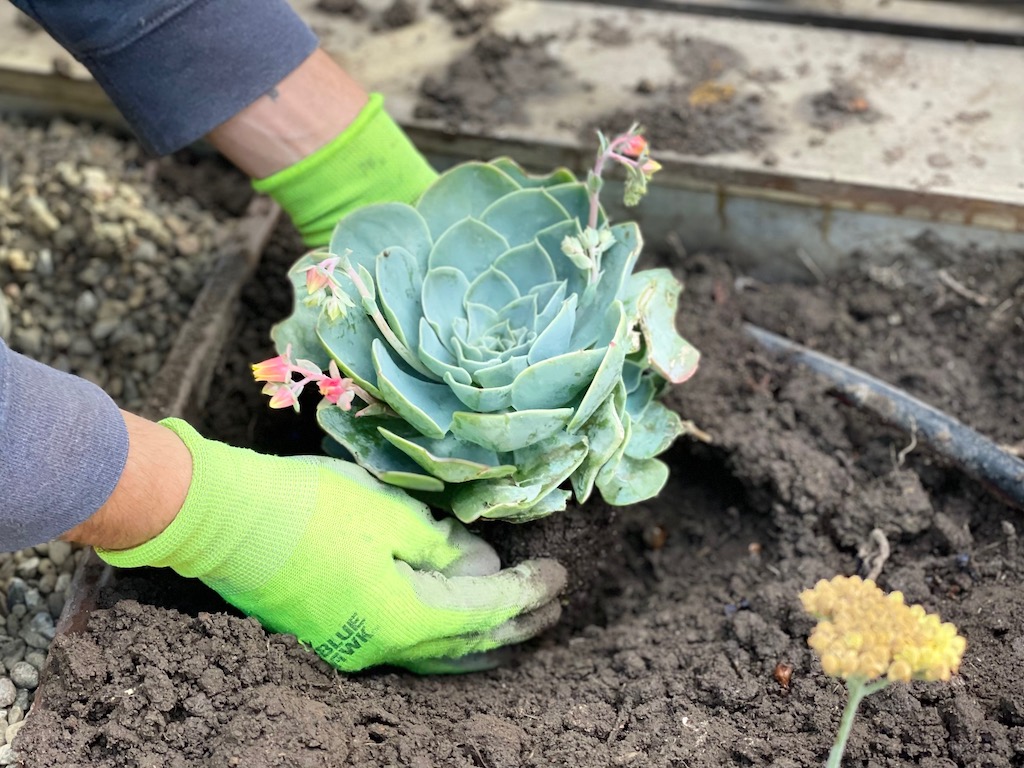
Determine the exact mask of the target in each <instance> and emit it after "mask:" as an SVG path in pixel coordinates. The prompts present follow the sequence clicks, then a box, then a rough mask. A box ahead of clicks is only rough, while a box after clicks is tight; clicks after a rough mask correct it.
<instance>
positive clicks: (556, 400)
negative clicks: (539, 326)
mask: <svg viewBox="0 0 1024 768" xmlns="http://www.w3.org/2000/svg"><path fill="white" fill-rule="evenodd" d="M606 353H607V349H581V350H577V351H576V352H569V353H567V354H564V355H559V356H558V357H551V358H548V359H547V360H544V361H542V362H539V363H537V364H535V365H531V366H530V367H529V368H527V369H526V370H525V371H523V372H522V373H520V374H519V375H518V376H516V378H515V381H513V382H512V407H513V408H515V409H516V410H517V411H525V410H530V409H533V408H558V407H559V406H564V405H566V404H567V403H569V402H571V401H572V399H573V398H574V397H576V395H578V394H579V393H580V392H582V391H583V390H584V389H586V388H587V386H588V385H589V384H590V382H591V381H593V378H594V373H595V372H596V371H597V369H598V367H599V366H600V365H601V362H602V361H603V360H604V358H605V354H606Z"/></svg>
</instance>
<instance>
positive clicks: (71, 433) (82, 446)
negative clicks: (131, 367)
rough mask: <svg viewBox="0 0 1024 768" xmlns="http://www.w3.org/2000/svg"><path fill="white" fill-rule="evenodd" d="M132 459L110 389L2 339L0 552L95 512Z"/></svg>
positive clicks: (28, 543) (42, 537) (70, 525)
mask: <svg viewBox="0 0 1024 768" xmlns="http://www.w3.org/2000/svg"><path fill="white" fill-rule="evenodd" d="M127 457H128V430H127V428H126V427H125V423H124V419H123V418H122V417H121V413H120V411H119V410H118V407H117V405H115V404H114V402H113V401H112V400H111V399H110V398H109V397H108V396H107V395H106V393H104V392H103V390H101V389H100V388H99V387H97V386H95V385H94V384H91V383H90V382H88V381H86V380H84V379H80V378H78V377H77V376H72V375H71V374H68V373H62V372H60V371H57V370H54V369H53V368H48V367H47V366H45V365H42V364H40V363H37V362H35V361H34V360H30V359H29V358H27V357H24V356H23V355H19V354H17V353H16V352H13V351H11V350H10V349H8V347H7V345H6V344H4V342H3V340H2V339H0V552H9V551H13V550H16V549H22V548H24V547H29V546H34V545H36V544H42V543H43V542H45V541H49V540H51V539H54V538H56V537H57V536H59V535H61V534H62V533H65V532H67V531H69V530H71V529H72V528H74V527H75V526H76V525H78V524H79V523H81V522H82V521H84V520H85V519H86V518H88V517H90V516H91V515H92V514H93V513H94V512H96V511H97V510H98V509H99V508H100V507H101V506H103V504H104V503H105V502H106V500H107V499H108V498H109V497H110V494H111V493H113V491H114V488H115V486H116V485H117V482H118V480H119V479H120V478H121V472H122V471H123V470H124V464H125V460H126V459H127Z"/></svg>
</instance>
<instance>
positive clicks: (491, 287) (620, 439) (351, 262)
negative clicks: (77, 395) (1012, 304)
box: [254, 132, 698, 522]
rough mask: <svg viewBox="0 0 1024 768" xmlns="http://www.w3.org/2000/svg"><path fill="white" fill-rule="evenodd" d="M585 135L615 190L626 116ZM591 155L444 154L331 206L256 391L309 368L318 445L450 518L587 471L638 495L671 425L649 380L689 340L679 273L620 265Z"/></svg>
mask: <svg viewBox="0 0 1024 768" xmlns="http://www.w3.org/2000/svg"><path fill="white" fill-rule="evenodd" d="M638 142H642V143H638ZM626 150H633V151H632V152H631V154H624V152H625V151H626ZM602 151H603V152H604V153H605V155H606V157H605V159H607V158H608V157H612V159H616V160H618V161H619V162H623V161H625V162H624V164H625V165H627V171H628V172H630V174H631V175H630V178H631V183H632V187H631V189H632V191H633V193H634V197H636V196H637V194H636V193H637V185H638V184H641V185H643V186H645V185H646V180H647V177H648V176H649V175H650V173H652V172H653V170H656V167H657V166H656V165H655V164H653V161H649V160H648V158H647V156H646V152H647V148H646V143H645V142H643V140H642V139H641V138H640V137H639V136H637V135H635V134H634V133H632V132H631V133H629V134H624V135H623V136H621V137H619V138H618V139H616V140H615V141H612V142H608V141H605V140H603V139H602ZM600 158H601V155H599V164H598V166H597V167H596V172H591V174H590V176H589V177H588V179H587V180H586V181H585V182H581V181H578V180H577V178H576V177H575V176H574V175H573V174H572V173H571V172H569V171H567V170H565V169H560V170H557V171H555V172H554V173H551V174H550V175H547V176H531V175H528V174H527V173H525V172H524V171H523V169H522V168H520V167H519V166H518V165H517V164H516V163H514V162H513V161H511V160H509V159H507V158H502V159H499V160H494V161H492V162H489V163H484V162H469V163H464V164H462V165H459V166H456V167H455V168H453V169H452V170H450V171H448V172H446V173H444V174H443V175H441V176H440V178H438V180H437V181H436V182H435V183H434V184H433V185H432V186H431V187H430V188H429V189H427V190H426V192H425V193H424V194H423V195H422V197H421V198H420V200H419V201H418V202H417V204H416V205H415V206H409V205H404V204H398V203H388V204H380V205H373V206H369V207H365V208H362V209H359V210H357V211H355V212H354V213H352V214H350V215H349V216H347V217H346V218H344V219H343V220H342V221H341V222H340V223H339V224H338V226H337V228H336V229H335V231H334V234H333V236H332V238H331V242H330V246H329V249H328V251H329V253H324V252H319V253H313V254H308V255H306V256H304V257H303V258H301V259H300V260H299V261H298V262H297V263H296V264H295V265H294V266H293V267H292V269H291V270H290V276H291V280H292V284H293V286H294V289H295V292H296V297H297V301H296V305H295V309H294V312H293V314H292V315H291V316H290V317H288V318H287V319H286V320H284V321H283V322H281V323H279V324H278V325H277V326H276V327H275V328H274V331H273V337H274V340H275V343H276V345H277V348H278V350H279V351H281V352H282V355H281V356H280V357H278V358H275V359H274V360H275V361H277V362H278V363H279V368H280V370H279V371H277V372H275V373H270V374H268V373H267V371H268V370H270V368H267V367H266V366H267V364H266V363H264V364H261V365H263V366H264V369H263V370H262V374H263V375H262V376H261V375H260V371H257V378H258V379H262V380H264V381H267V382H268V384H267V386H266V388H265V391H267V392H268V393H269V394H271V395H273V396H274V400H272V403H271V404H272V405H277V406H279V407H280V406H288V405H296V404H297V392H298V390H299V389H301V387H302V386H303V385H305V384H306V383H309V382H310V381H316V382H319V384H320V391H321V392H322V393H323V394H324V395H325V400H324V401H323V402H322V403H321V404H320V407H319V409H318V412H317V418H318V421H319V423H320V425H321V426H322V428H323V429H324V430H325V431H326V433H327V435H328V438H327V439H326V440H325V447H326V449H327V451H328V453H331V454H334V455H339V456H344V457H346V458H347V457H348V456H349V455H350V456H351V457H352V458H354V459H355V461H356V462H358V463H359V464H360V465H362V466H363V467H365V468H366V469H367V470H369V471H370V472H371V473H373V474H374V475H376V476H377V477H378V478H380V479H381V480H383V481H385V482H388V483H391V484H394V485H397V486H401V487H403V488H405V489H408V490H410V491H413V492H416V493H417V494H418V495H419V496H420V497H421V498H423V499H424V500H425V501H427V502H428V503H430V504H431V505H433V506H436V507H439V508H443V509H447V510H451V511H452V512H454V513H455V515H457V516H458V517H459V518H460V519H462V520H463V521H466V522H468V521H472V520H475V519H477V518H480V517H485V518H501V519H504V520H510V521H517V522H518V521H525V520H530V519H534V518H538V517H542V516H544V515H548V514H550V513H552V512H555V511H558V510H562V509H564V508H565V506H566V503H567V501H568V499H569V498H570V495H571V493H574V494H575V496H576V498H577V499H578V500H579V501H580V502H583V501H585V500H586V499H587V498H588V497H589V496H590V494H591V493H592V492H593V489H594V488H595V487H596V488H597V489H598V491H599V492H600V493H601V495H602V496H603V497H604V499H605V500H606V501H607V502H609V503H611V504H615V505H621V504H630V503H633V502H637V501H641V500H643V499H646V498H650V497H652V496H654V495H656V494H657V493H658V492H659V491H660V490H661V488H662V487H663V485H664V483H665V481H666V479H667V476H668V468H667V467H666V465H665V464H664V463H663V462H661V461H659V460H658V459H657V458H655V457H656V456H657V455H658V454H660V453H661V452H663V451H664V450H665V449H666V448H668V446H669V445H670V444H671V443H672V441H673V440H674V439H675V438H676V437H677V436H678V435H680V434H682V433H683V432H685V431H686V430H687V423H686V422H684V421H682V420H681V419H680V417H679V416H678V415H677V414H676V413H674V412H673V411H671V410H669V409H668V408H667V407H665V406H664V405H663V404H662V403H660V402H659V401H658V399H657V397H658V395H659V394H661V393H662V392H663V390H664V389H665V387H666V383H667V382H681V381H683V380H685V379H686V378H688V377H689V376H690V375H691V374H692V373H693V372H694V370H695V369H696V366H697V362H698V353H697V352H696V350H695V349H694V348H693V347H692V346H690V345H689V344H688V343H687V342H686V341H684V340H683V339H682V338H680V337H679V335H678V334H677V333H676V329H675V315H676V304H677V300H678V295H679V292H680V290H681V288H682V286H681V284H680V283H679V281H678V280H676V278H675V277H674V276H673V275H672V274H671V272H670V271H669V270H667V269H651V270H645V271H641V272H637V273H634V272H633V268H634V265H635V264H636V261H637V257H638V255H639V253H640V250H641V247H642V239H641V235H640V230H639V228H638V227H637V225H636V224H635V223H632V222H629V223H623V224H616V225H609V223H608V222H607V220H606V218H605V215H604V213H603V211H601V210H600V207H599V205H598V202H597V195H598V192H599V190H600V186H601V180H600V166H601V164H602V163H601V162H600ZM642 191H643V190H642V189H641V190H640V192H641V193H642ZM267 362H268V363H272V362H274V361H267ZM254 368H258V366H254ZM324 369H329V374H327V375H325V374H323V373H321V371H322V370H324ZM293 372H297V373H298V374H299V376H300V377H301V380H300V381H294V380H293V376H292V373H293ZM354 398H356V399H358V400H359V401H362V402H363V403H365V404H366V407H364V408H363V409H362V410H359V411H356V410H354V409H352V408H351V404H352V403H353V399H354ZM275 400H276V401H277V402H276V403H275V402H274V401H275ZM567 481H568V484H569V486H570V487H571V492H570V491H569V490H568V489H566V488H565V487H563V486H565V485H566V482H567Z"/></svg>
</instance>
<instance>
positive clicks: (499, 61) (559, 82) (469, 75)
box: [415, 32, 577, 131]
mask: <svg viewBox="0 0 1024 768" xmlns="http://www.w3.org/2000/svg"><path fill="white" fill-rule="evenodd" d="M548 42H549V41H548V40H547V39H545V38H544V37H536V38H533V39H531V40H522V39H520V38H518V37H516V38H508V37H503V36H501V35H498V34H495V33H493V32H485V33H483V34H482V36H481V37H480V39H479V40H478V41H477V42H476V43H475V44H474V45H473V47H472V49H470V51H469V52H468V53H467V54H466V55H465V56H463V57H462V58H461V59H458V60H456V61H454V62H453V63H452V64H450V65H449V66H448V68H447V70H446V72H445V73H444V74H443V75H442V76H435V75H428V76H427V77H425V78H424V79H423V82H422V83H421V85H420V99H419V101H418V102H417V104H416V110H415V112H416V117H419V118H427V119H433V120H440V121H442V123H443V124H444V125H445V126H446V127H447V128H448V129H449V130H452V131H454V130H456V129H458V128H460V127H461V128H462V129H467V128H475V129H477V130H484V131H491V130H494V129H495V128H498V127H500V126H502V125H506V124H510V123H511V124H522V123H524V122H526V115H525V113H524V112H523V104H524V103H525V101H526V99H525V97H526V96H527V95H531V96H536V95H537V94H554V93H556V92H557V91H558V89H565V90H569V89H572V88H575V87H577V86H576V85H574V83H573V81H572V80H573V79H572V78H571V76H570V75H569V74H568V70H566V68H565V67H564V66H563V65H562V64H561V62H559V61H558V60H557V59H556V58H554V57H552V56H551V55H550V54H549V53H548V51H547V44H548Z"/></svg>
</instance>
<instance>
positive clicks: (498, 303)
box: [466, 267, 519, 310]
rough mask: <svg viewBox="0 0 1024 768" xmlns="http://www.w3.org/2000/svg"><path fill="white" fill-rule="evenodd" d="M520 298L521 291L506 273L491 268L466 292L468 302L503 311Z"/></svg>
mask: <svg viewBox="0 0 1024 768" xmlns="http://www.w3.org/2000/svg"><path fill="white" fill-rule="evenodd" d="M518 298H519V289H518V288H516V284H515V283H513V282H512V281H511V280H510V279H509V276H508V275H506V274H505V273H504V272H502V271H500V270H497V269H494V268H493V267H491V268H490V269H488V270H487V271H485V272H483V273H482V274H481V275H479V276H478V277H477V278H476V279H475V280H474V281H473V282H472V283H470V286H469V288H468V289H467V290H466V301H467V302H473V303H474V304H483V305H484V306H487V307H491V308H492V309H496V310H497V309H501V308H502V307H504V306H505V305H506V304H508V303H509V302H510V301H513V300H515V299H518Z"/></svg>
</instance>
